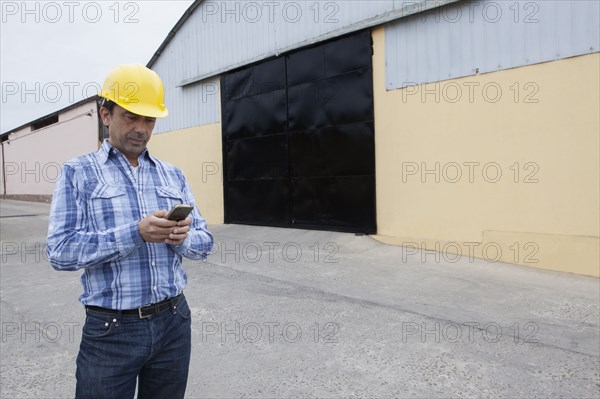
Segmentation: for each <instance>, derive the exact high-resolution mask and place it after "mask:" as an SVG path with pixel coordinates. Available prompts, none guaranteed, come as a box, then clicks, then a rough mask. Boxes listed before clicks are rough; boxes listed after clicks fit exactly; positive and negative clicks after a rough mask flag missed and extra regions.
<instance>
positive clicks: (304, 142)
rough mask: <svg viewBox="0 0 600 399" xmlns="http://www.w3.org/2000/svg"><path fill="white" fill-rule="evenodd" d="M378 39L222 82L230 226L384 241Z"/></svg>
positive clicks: (311, 53) (359, 38) (344, 42)
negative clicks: (378, 166) (376, 94)
mask: <svg viewBox="0 0 600 399" xmlns="http://www.w3.org/2000/svg"><path fill="white" fill-rule="evenodd" d="M371 49H372V45H371V36H370V33H369V32H362V33H359V34H355V35H353V36H350V37H345V38H342V39H337V40H334V41H330V42H327V43H324V44H320V45H318V46H315V47H311V48H307V49H302V50H299V51H295V52H293V53H290V54H287V55H286V56H282V57H278V58H276V59H273V60H269V61H265V62H262V63H260V64H257V65H253V66H250V67H247V68H244V69H243V70H238V71H235V72H232V73H229V74H226V75H224V76H223V77H222V79H221V89H222V107H221V109H222V124H223V126H222V129H223V163H224V190H225V193H224V199H225V223H241V224H259V225H267V226H286V227H299V228H311V229H325V230H340V231H355V232H364V233H375V232H376V220H375V146H374V123H373V122H374V114H373V82H372V64H371V56H372V50H371Z"/></svg>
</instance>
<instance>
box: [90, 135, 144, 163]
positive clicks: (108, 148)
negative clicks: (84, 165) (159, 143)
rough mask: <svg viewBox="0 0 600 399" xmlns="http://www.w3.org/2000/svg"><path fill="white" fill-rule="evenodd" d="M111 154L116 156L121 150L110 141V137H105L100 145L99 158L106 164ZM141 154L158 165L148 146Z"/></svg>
mask: <svg viewBox="0 0 600 399" xmlns="http://www.w3.org/2000/svg"><path fill="white" fill-rule="evenodd" d="M111 154H112V155H113V156H114V155H117V154H120V151H119V150H118V149H116V148H115V147H114V146H113V145H112V144H110V143H109V142H108V139H104V141H103V142H102V145H101V146H100V150H99V151H98V159H99V160H100V162H101V163H103V164H104V163H106V161H108V158H109V157H110V156H111ZM141 156H143V157H144V158H145V159H147V160H149V161H150V162H152V163H153V164H154V165H156V160H155V159H154V157H153V156H151V155H150V151H148V148H146V149H144V152H143V153H142V155H141Z"/></svg>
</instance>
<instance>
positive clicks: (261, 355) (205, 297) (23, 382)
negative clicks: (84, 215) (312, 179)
mask: <svg viewBox="0 0 600 399" xmlns="http://www.w3.org/2000/svg"><path fill="white" fill-rule="evenodd" d="M0 208H1V214H0V216H1V219H0V220H1V240H2V249H1V257H2V266H1V269H0V273H1V274H0V296H1V323H2V343H1V361H0V363H1V368H0V373H1V380H0V387H1V388H0V389H1V391H0V396H1V397H2V398H68V397H73V394H74V386H75V378H74V373H75V357H76V355H77V350H78V345H79V340H80V338H81V327H82V325H83V321H84V311H83V308H82V306H81V305H80V304H79V302H78V301H77V298H78V296H79V294H80V291H81V289H80V285H79V279H78V276H79V272H57V271H54V270H53V269H52V268H51V267H50V266H49V264H48V262H47V260H46V255H45V249H44V247H43V246H44V242H45V235H46V230H47V222H48V212H49V206H48V205H47V204H36V203H27V202H18V201H8V200H3V201H1V202H0ZM211 230H212V232H213V233H214V235H215V251H214V253H213V254H212V255H211V256H210V257H209V258H208V260H207V261H204V262H191V261H186V263H185V268H186V271H187V273H188V278H189V282H188V287H187V289H186V291H185V292H186V296H187V297H188V301H189V302H190V305H191V308H192V312H193V349H192V351H193V353H192V364H191V371H190V379H189V384H188V390H187V397H189V398H242V397H244V398H267V397H268V398H297V397H302V398H305V397H324V398H325V397H327V398H342V397H344V398H345V397H360V398H364V397H367V398H368V397H372V398H383V397H386V398H387V397H398V398H459V397H460V398H463V397H477V398H480V397H486V398H532V397H552V398H554V397H568V398H598V397H599V395H600V375H599V373H600V362H599V351H600V350H599V345H600V338H599V300H600V298H599V296H600V285H599V280H598V279H597V278H592V277H583V276H577V275H571V274H565V273H558V272H548V271H542V270H536V269H531V268H526V267H521V266H514V265H507V264H499V263H488V262H486V261H481V260H472V259H468V258H464V259H460V260H459V261H458V262H456V263H449V262H447V261H445V260H444V259H443V258H442V259H436V257H435V256H434V254H432V253H428V254H417V255H414V254H412V252H411V254H408V253H407V252H406V251H404V250H403V248H401V247H394V246H387V245H384V244H381V243H379V242H377V241H375V240H373V239H372V238H370V237H368V236H355V235H352V234H342V233H331V232H319V231H305V230H292V229H278V228H267V227H250V226H238V225H217V226H211ZM421 255H426V256H424V259H423V257H422V256H421Z"/></svg>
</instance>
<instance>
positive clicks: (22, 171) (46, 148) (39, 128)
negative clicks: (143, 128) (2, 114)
mask: <svg viewBox="0 0 600 399" xmlns="http://www.w3.org/2000/svg"><path fill="white" fill-rule="evenodd" d="M98 104H99V97H98V96H93V97H90V98H86V99H83V100H81V101H78V102H76V103H73V104H71V105H69V106H67V107H65V108H63V109H60V110H58V111H56V112H53V113H51V114H48V115H45V116H43V117H41V118H38V119H36V120H34V121H31V122H28V123H26V124H24V125H21V126H18V127H16V128H14V129H11V130H9V131H7V132H4V133H2V134H1V135H0V179H1V183H0V195H1V198H7V199H18V200H29V201H41V202H50V200H51V199H52V193H53V192H54V186H55V184H56V182H57V181H58V179H59V178H60V175H61V173H62V165H63V164H64V163H65V162H66V161H68V160H69V159H71V158H74V157H76V156H79V155H81V154H87V153H89V152H92V151H96V150H97V149H98V145H99V143H100V142H101V140H102V138H103V137H104V135H106V128H104V127H103V126H102V125H101V124H100V122H99V120H98Z"/></svg>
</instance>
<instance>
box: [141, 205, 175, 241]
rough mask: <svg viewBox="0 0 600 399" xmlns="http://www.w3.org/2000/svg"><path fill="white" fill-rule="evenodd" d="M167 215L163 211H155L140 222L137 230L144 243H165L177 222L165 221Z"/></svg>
mask: <svg viewBox="0 0 600 399" xmlns="http://www.w3.org/2000/svg"><path fill="white" fill-rule="evenodd" d="M168 213H169V212H167V211H165V210H162V211H155V212H152V213H151V214H150V215H148V216H146V217H145V218H143V219H142V220H140V222H139V223H138V228H139V229H140V234H141V235H142V238H143V239H144V241H146V242H157V243H158V242H165V240H166V239H168V238H169V234H171V232H172V231H173V227H175V226H177V222H176V221H174V220H168V219H166V217H167V214H168Z"/></svg>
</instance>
